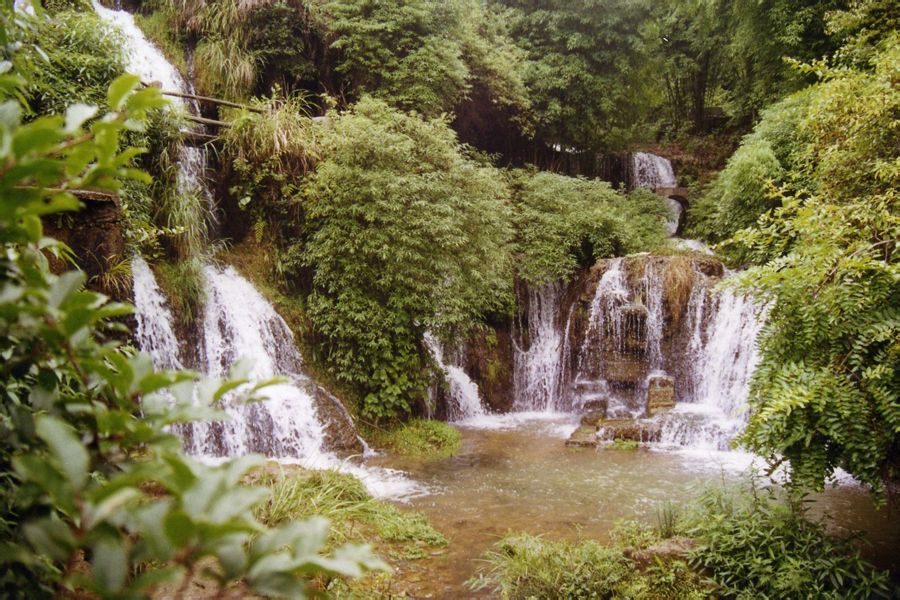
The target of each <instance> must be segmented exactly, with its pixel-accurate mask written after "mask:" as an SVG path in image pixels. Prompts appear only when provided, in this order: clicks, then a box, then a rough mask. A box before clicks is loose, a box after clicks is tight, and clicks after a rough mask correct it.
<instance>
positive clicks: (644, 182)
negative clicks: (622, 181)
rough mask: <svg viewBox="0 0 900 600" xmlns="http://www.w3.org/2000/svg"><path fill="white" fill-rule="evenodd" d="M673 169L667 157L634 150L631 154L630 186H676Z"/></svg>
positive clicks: (650, 187)
mask: <svg viewBox="0 0 900 600" xmlns="http://www.w3.org/2000/svg"><path fill="white" fill-rule="evenodd" d="M676 185H677V184H676V180H675V171H674V170H673V169H672V162H671V161H670V160H669V159H668V158H664V157H662V156H657V155H656V154H651V153H649V152H635V153H634V154H632V155H631V187H632V188H639V187H643V188H648V189H651V190H655V189H656V188H671V187H676Z"/></svg>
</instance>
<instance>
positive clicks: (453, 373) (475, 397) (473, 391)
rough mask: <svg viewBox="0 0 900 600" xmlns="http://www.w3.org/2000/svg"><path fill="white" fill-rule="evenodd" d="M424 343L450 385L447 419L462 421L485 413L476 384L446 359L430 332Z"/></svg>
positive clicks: (426, 335)
mask: <svg viewBox="0 0 900 600" xmlns="http://www.w3.org/2000/svg"><path fill="white" fill-rule="evenodd" d="M425 345H426V346H428V349H429V350H431V353H432V354H433V355H434V359H435V360H436V361H437V362H438V364H440V366H441V369H443V371H444V374H445V375H446V376H447V383H448V385H449V386H450V399H451V400H452V403H451V404H450V405H449V406H448V407H447V420H449V421H464V420H466V419H472V418H476V417H483V416H484V415H485V414H487V413H486V411H485V410H484V405H483V404H482V402H481V396H480V394H479V392H478V386H477V385H476V384H475V382H474V381H472V379H471V378H470V377H469V376H468V375H466V372H465V371H464V370H463V368H462V367H460V366H458V365H454V364H451V363H449V362H447V361H446V359H445V358H444V351H443V349H442V348H441V345H440V343H439V342H438V341H437V339H435V337H434V336H433V335H431V334H430V333H426V334H425Z"/></svg>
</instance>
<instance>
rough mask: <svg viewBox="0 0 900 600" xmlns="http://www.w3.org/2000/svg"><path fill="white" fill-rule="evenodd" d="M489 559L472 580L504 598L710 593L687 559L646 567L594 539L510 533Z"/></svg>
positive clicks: (575, 599)
mask: <svg viewBox="0 0 900 600" xmlns="http://www.w3.org/2000/svg"><path fill="white" fill-rule="evenodd" d="M486 558H487V561H488V565H489V566H488V567H487V569H486V570H484V571H482V572H481V573H480V574H479V576H478V577H477V578H475V579H473V580H472V581H470V582H469V584H470V586H471V587H472V588H473V589H476V590H482V589H489V588H492V589H493V590H494V591H495V592H497V593H498V594H499V596H500V597H501V598H503V599H514V598H523V599H524V598H567V599H572V600H581V599H585V600H587V599H593V598H635V599H637V598H644V599H659V600H662V599H667V600H668V599H672V600H678V599H682V600H687V599H698V600H699V599H700V598H707V597H709V592H708V590H707V589H706V588H705V586H704V585H703V583H702V582H701V581H700V579H699V578H698V577H697V576H696V575H694V574H693V573H691V571H690V569H689V568H688V566H687V564H686V563H684V561H680V560H673V561H670V562H666V563H664V562H657V563H656V564H653V565H650V566H648V567H647V568H645V569H644V570H643V571H642V570H640V569H639V568H638V565H637V563H636V562H635V561H633V560H631V559H630V558H629V557H628V556H626V554H625V553H624V552H623V548H621V547H617V546H607V545H603V544H600V543H599V542H595V541H593V540H588V541H582V542H553V541H548V540H544V539H542V538H541V537H539V536H533V535H529V534H517V535H511V536H507V537H505V538H504V539H502V540H501V541H500V542H498V543H497V545H496V546H495V548H494V550H492V551H490V552H489V553H488V555H487V557H486Z"/></svg>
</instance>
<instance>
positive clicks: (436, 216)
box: [287, 100, 511, 417]
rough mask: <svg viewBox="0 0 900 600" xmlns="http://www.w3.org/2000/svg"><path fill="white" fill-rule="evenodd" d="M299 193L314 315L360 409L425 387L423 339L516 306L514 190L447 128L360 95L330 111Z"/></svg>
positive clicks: (386, 408) (384, 406)
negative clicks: (342, 109) (508, 201)
mask: <svg viewBox="0 0 900 600" xmlns="http://www.w3.org/2000/svg"><path fill="white" fill-rule="evenodd" d="M319 149H320V150H319V153H320V155H321V157H322V159H321V162H320V163H319V164H318V167H317V168H316V170H315V172H314V173H313V174H311V175H310V177H309V180H308V182H307V185H306V186H305V187H304V190H303V200H302V205H303V209H304V211H305V216H306V221H307V228H308V232H309V233H308V238H307V239H306V240H304V241H303V242H300V241H296V242H294V243H295V244H296V245H295V246H293V247H290V248H288V250H287V253H288V254H292V255H295V256H297V257H298V264H297V266H298V267H300V266H305V267H309V268H312V269H313V270H314V274H313V279H312V292H311V294H310V296H309V298H308V307H309V315H310V317H311V318H312V320H313V323H314V324H315V326H316V329H317V331H318V332H319V333H320V334H321V335H322V336H323V338H324V339H323V344H322V352H323V353H324V355H325V356H326V359H327V362H328V364H329V365H331V366H332V368H333V369H334V370H335V373H336V374H337V375H338V377H339V378H341V379H343V380H345V381H348V382H351V383H353V384H354V385H357V386H359V387H360V388H361V389H362V391H363V394H362V395H363V397H364V411H365V412H366V413H367V414H369V415H370V416H374V417H381V416H390V415H396V414H402V413H405V412H408V411H409V410H410V408H411V404H412V402H413V401H414V400H416V399H417V398H419V397H421V396H422V395H423V394H424V391H425V388H426V386H427V383H428V378H427V376H426V374H425V367H426V365H427V362H425V359H424V357H425V354H424V352H423V348H422V336H423V334H424V332H425V331H427V330H430V331H434V332H436V333H439V334H443V333H446V332H449V331H452V330H455V329H459V328H465V327H466V326H468V325H469V324H471V323H472V322H473V320H474V319H476V318H477V317H478V316H479V315H482V314H484V313H485V312H488V311H492V310H500V309H503V308H504V307H505V306H507V305H508V303H509V300H510V289H511V277H510V261H509V252H508V245H509V240H510V237H511V234H510V230H509V225H508V222H509V219H508V217H507V214H508V209H507V208H506V205H505V203H504V200H505V198H506V196H507V195H508V190H507V187H506V186H505V185H504V182H503V180H502V178H501V177H500V176H499V174H498V172H497V171H496V170H495V169H493V168H492V167H490V166H487V165H484V164H481V163H479V162H477V161H475V160H472V159H470V158H467V157H466V155H465V154H464V152H463V149H462V148H460V147H459V146H458V144H457V142H456V139H455V136H454V134H453V132H452V131H451V130H450V129H449V127H447V125H446V123H445V122H443V121H425V120H421V119H419V118H417V117H415V116H411V115H406V114H403V113H400V112H397V111H394V110H392V109H390V108H389V107H388V106H387V105H386V104H384V103H382V102H380V101H376V100H364V101H362V102H360V103H359V104H357V105H356V107H355V108H354V110H353V111H351V112H347V113H344V114H337V113H334V114H331V115H330V116H329V121H328V123H327V124H325V125H324V126H323V127H322V128H321V139H320V140H319Z"/></svg>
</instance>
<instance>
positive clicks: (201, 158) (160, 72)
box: [91, 0, 216, 224]
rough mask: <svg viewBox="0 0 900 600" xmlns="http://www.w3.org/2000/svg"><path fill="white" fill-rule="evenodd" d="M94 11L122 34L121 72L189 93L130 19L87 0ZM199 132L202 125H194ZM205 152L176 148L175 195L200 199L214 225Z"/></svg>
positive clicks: (186, 106) (177, 105)
mask: <svg viewBox="0 0 900 600" xmlns="http://www.w3.org/2000/svg"><path fill="white" fill-rule="evenodd" d="M91 2H92V4H93V6H94V10H95V11H96V12H97V14H98V15H99V16H100V17H101V18H102V19H103V20H105V21H107V22H109V23H110V24H112V25H113V26H114V27H117V28H118V29H119V30H120V31H121V32H122V34H123V39H124V48H123V51H124V54H125V60H126V64H125V70H126V71H128V72H129V73H133V74H135V75H137V76H138V77H140V78H141V81H143V82H144V83H148V84H157V85H159V86H160V87H161V88H162V89H163V90H165V91H172V92H180V93H184V94H193V93H194V86H193V84H192V83H190V82H188V81H185V79H184V78H183V77H182V76H181V73H179V72H178V69H176V68H175V65H173V64H172V63H170V62H169V61H168V60H167V59H166V57H165V56H164V55H163V53H162V52H161V51H160V50H159V48H157V47H156V46H155V45H154V44H153V43H152V42H151V41H150V40H148V39H147V37H146V36H145V35H144V32H143V31H141V29H140V27H138V26H137V24H136V23H135V22H134V16H132V15H131V14H130V13H128V12H126V11H124V10H112V9H109V8H106V7H104V6H103V5H102V4H100V3H99V2H98V0H91ZM168 99H169V100H170V102H171V106H172V107H173V108H174V109H175V110H182V111H184V112H187V113H193V114H196V113H199V112H200V111H199V107H198V105H197V103H196V101H193V100H191V101H188V100H186V99H183V98H179V97H177V96H170V97H168ZM194 128H195V129H198V130H202V126H194ZM206 159H207V157H206V150H205V149H204V148H203V147H195V146H188V145H186V144H182V145H181V147H179V149H178V175H177V177H176V188H177V192H178V193H179V194H181V195H196V196H199V197H200V198H202V199H203V201H204V202H205V203H206V205H207V207H209V210H208V211H207V220H208V221H210V224H212V223H215V220H216V219H215V212H214V211H213V210H212V207H213V204H214V203H213V197H212V194H211V193H210V191H209V188H208V187H207V186H206V185H205V183H204V172H205V171H206Z"/></svg>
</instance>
